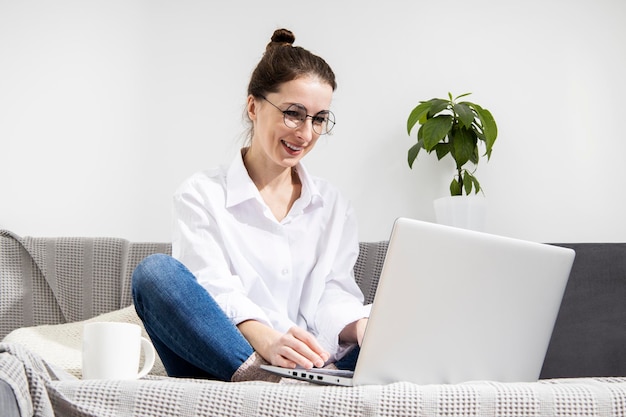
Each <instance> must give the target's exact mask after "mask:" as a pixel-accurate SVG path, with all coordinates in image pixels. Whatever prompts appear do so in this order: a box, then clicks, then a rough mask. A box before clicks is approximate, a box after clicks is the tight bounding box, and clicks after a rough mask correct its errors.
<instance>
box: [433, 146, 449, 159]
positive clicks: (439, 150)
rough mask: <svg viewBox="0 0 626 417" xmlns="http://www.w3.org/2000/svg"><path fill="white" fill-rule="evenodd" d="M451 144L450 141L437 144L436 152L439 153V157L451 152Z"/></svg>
mask: <svg viewBox="0 0 626 417" xmlns="http://www.w3.org/2000/svg"><path fill="white" fill-rule="evenodd" d="M450 149H451V146H450V144H449V143H438V144H437V145H436V146H435V152H436V153H437V159H438V160H441V159H442V158H443V157H444V156H446V155H447V154H448V153H450Z"/></svg>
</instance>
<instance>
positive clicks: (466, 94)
mask: <svg viewBox="0 0 626 417" xmlns="http://www.w3.org/2000/svg"><path fill="white" fill-rule="evenodd" d="M448 94H450V93H448ZM470 94H472V93H465V94H461V95H460V96H456V98H455V100H458V99H460V98H461V97H467V96H469V95H470Z"/></svg>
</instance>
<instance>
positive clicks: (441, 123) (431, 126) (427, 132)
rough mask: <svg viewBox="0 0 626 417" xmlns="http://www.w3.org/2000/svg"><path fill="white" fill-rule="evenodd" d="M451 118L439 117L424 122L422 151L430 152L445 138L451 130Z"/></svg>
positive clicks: (446, 116)
mask: <svg viewBox="0 0 626 417" xmlns="http://www.w3.org/2000/svg"><path fill="white" fill-rule="evenodd" d="M452 121H453V119H452V116H450V115H447V114H446V115H440V116H436V117H433V118H432V119H428V120H426V123H424V125H423V126H422V129H423V131H422V138H423V139H424V149H426V151H428V152H430V151H432V150H433V148H434V147H435V145H437V143H439V142H440V141H441V140H442V139H443V138H445V137H446V135H447V134H448V132H449V131H450V129H452Z"/></svg>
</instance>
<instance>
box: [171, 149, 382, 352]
mask: <svg viewBox="0 0 626 417" xmlns="http://www.w3.org/2000/svg"><path fill="white" fill-rule="evenodd" d="M297 172H298V175H299V176H300V181H301V182H302V193H301V195H300V198H299V199H298V200H296V202H295V203H294V204H293V206H292V208H291V210H290V212H289V213H288V215H287V216H286V217H285V218H284V219H283V220H282V221H280V222H279V221H277V220H276V218H275V217H274V215H273V214H272V212H271V211H270V209H269V207H268V206H267V205H266V204H265V202H264V201H263V199H262V197H261V195H260V193H259V191H258V189H257V188H256V186H255V185H254V183H253V182H252V180H251V179H250V177H249V175H248V172H247V170H246V168H245V166H244V164H243V159H242V156H241V154H240V153H238V154H237V156H236V157H235V159H234V160H233V162H232V163H231V165H230V167H228V168H218V169H214V170H208V171H203V172H200V173H197V174H195V175H194V176H192V177H191V178H189V179H188V180H187V181H185V182H184V183H183V184H182V186H181V187H180V188H179V189H178V190H177V192H176V193H175V195H174V230H173V240H172V254H173V256H174V257H175V258H176V259H178V260H180V261H181V262H182V263H183V264H184V265H185V266H186V267H187V268H189V270H190V271H191V272H192V273H193V274H194V275H195V276H196V278H197V279H198V282H199V283H200V285H202V286H203V287H204V288H206V290H207V291H208V292H209V293H210V294H211V295H212V296H213V298H214V299H215V300H216V302H217V303H218V304H219V305H220V306H221V308H222V309H223V310H224V312H225V313H226V315H227V316H228V317H229V318H230V320H231V321H232V323H233V324H235V325H236V324H239V323H241V322H243V321H245V320H258V321H260V322H262V323H265V324H267V325H268V326H271V327H273V328H275V329H277V330H279V331H281V332H286V331H287V330H288V329H289V328H290V327H292V326H294V325H295V326H299V327H302V328H304V329H306V330H308V331H309V332H311V333H312V334H314V335H315V336H316V337H317V339H318V342H319V343H320V344H321V345H322V346H323V347H324V348H325V349H326V350H327V351H328V352H329V353H330V354H331V360H336V359H338V358H339V357H341V356H342V353H343V352H344V351H345V346H339V342H338V340H339V333H340V332H341V331H342V330H343V328H344V327H345V326H346V325H347V324H349V323H351V322H353V321H355V320H358V319H360V318H363V317H367V316H369V309H370V306H363V294H362V293H361V291H360V289H359V288H358V286H357V284H356V283H355V281H354V275H353V267H354V263H355V262H356V258H357V256H358V251H359V246H358V235H357V224H356V218H355V216H354V213H353V210H352V208H351V206H350V205H349V203H348V202H347V200H345V199H344V198H343V197H342V196H341V195H340V193H339V192H338V190H337V189H336V188H335V187H333V186H331V185H330V184H329V183H327V182H326V181H324V180H321V179H318V178H314V177H312V176H310V175H309V174H308V172H307V171H306V169H305V168H304V167H303V165H302V164H299V165H298V167H297Z"/></svg>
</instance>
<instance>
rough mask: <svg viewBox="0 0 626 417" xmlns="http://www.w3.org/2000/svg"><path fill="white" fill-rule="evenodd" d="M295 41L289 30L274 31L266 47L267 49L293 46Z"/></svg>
mask: <svg viewBox="0 0 626 417" xmlns="http://www.w3.org/2000/svg"><path fill="white" fill-rule="evenodd" d="M295 40H296V37H295V35H294V34H293V32H292V31H290V30H289V29H276V30H275V31H274V34H273V35H272V41H271V42H270V43H269V44H268V45H267V49H269V48H271V47H274V46H279V45H293V42H294V41H295Z"/></svg>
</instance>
